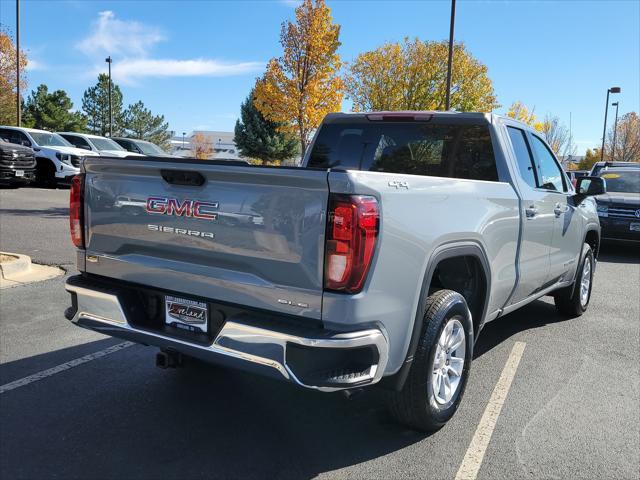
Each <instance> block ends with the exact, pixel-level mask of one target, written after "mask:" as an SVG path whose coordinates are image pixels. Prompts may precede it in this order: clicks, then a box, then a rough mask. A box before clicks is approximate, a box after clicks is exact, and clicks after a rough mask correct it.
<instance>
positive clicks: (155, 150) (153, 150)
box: [136, 140, 167, 155]
mask: <svg viewBox="0 0 640 480" xmlns="http://www.w3.org/2000/svg"><path fill="white" fill-rule="evenodd" d="M136 145H138V148H139V149H140V150H142V153H144V154H145V155H166V154H167V152H165V151H164V150H162V149H161V148H160V147H159V146H157V145H156V144H154V143H151V142H144V141H140V140H136Z"/></svg>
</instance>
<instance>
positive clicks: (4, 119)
mask: <svg viewBox="0 0 640 480" xmlns="http://www.w3.org/2000/svg"><path fill="white" fill-rule="evenodd" d="M26 66H27V56H26V55H25V54H24V53H23V52H21V53H20V88H21V89H22V90H23V91H24V90H25V89H26V88H27V79H26V76H25V74H24V72H25V67H26ZM16 123H17V116H16V47H15V45H14V43H13V40H12V38H11V36H10V35H9V33H8V32H7V31H6V30H5V29H0V125H15V124H16Z"/></svg>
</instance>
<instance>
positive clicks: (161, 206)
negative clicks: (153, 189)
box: [147, 197, 167, 215]
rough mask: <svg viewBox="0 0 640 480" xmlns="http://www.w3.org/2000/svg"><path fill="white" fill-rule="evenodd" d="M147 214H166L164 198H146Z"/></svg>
mask: <svg viewBox="0 0 640 480" xmlns="http://www.w3.org/2000/svg"><path fill="white" fill-rule="evenodd" d="M147 213H157V214H160V215H162V214H165V213H167V199H166V198H165V197H149V198H147Z"/></svg>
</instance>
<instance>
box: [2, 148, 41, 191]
mask: <svg viewBox="0 0 640 480" xmlns="http://www.w3.org/2000/svg"><path fill="white" fill-rule="evenodd" d="M35 171H36V159H35V157H34V155H33V150H32V149H31V148H29V147H24V146H22V145H16V144H14V143H9V142H5V141H4V140H3V139H2V138H0V184H4V185H7V184H11V185H16V184H17V185H26V184H28V183H30V182H31V181H33V179H34V177H35Z"/></svg>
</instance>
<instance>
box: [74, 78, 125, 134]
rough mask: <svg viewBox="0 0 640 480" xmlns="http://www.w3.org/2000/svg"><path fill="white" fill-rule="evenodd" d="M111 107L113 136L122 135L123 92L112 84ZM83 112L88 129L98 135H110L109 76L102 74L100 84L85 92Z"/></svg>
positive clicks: (99, 79)
mask: <svg viewBox="0 0 640 480" xmlns="http://www.w3.org/2000/svg"><path fill="white" fill-rule="evenodd" d="M111 105H112V109H113V136H114V137H115V136H116V135H120V134H122V124H123V117H122V92H121V91H120V87H118V86H117V85H116V84H114V83H113V82H112V84H111ZM82 110H83V112H84V113H85V115H86V116H87V122H88V128H89V130H90V131H91V133H93V134H96V135H102V136H105V135H108V134H109V76H108V75H106V74H104V73H101V74H100V75H98V83H97V84H96V85H94V86H93V87H89V88H87V89H86V90H85V92H84V95H83V97H82Z"/></svg>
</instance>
